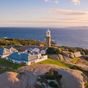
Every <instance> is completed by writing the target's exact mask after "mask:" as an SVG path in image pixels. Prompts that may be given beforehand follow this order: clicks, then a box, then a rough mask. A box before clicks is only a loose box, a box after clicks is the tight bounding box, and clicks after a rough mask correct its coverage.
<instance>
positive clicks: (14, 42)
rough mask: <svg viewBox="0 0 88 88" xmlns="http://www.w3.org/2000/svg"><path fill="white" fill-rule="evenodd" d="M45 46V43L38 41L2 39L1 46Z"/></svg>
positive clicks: (0, 40)
mask: <svg viewBox="0 0 88 88" xmlns="http://www.w3.org/2000/svg"><path fill="white" fill-rule="evenodd" d="M41 44H42V45H45V43H44V42H41V41H37V40H21V39H0V46H8V45H15V46H22V45H41Z"/></svg>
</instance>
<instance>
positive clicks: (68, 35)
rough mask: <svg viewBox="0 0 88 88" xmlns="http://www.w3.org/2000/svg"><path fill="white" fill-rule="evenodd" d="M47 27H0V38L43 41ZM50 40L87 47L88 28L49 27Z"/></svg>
mask: <svg viewBox="0 0 88 88" xmlns="http://www.w3.org/2000/svg"><path fill="white" fill-rule="evenodd" d="M47 30H48V28H11V27H10V28H6V27H5V28H2V27H1V28H0V38H16V39H34V40H35V39H36V40H40V41H45V34H46V31H47ZM50 30H51V33H52V40H54V41H55V42H56V43H57V44H58V45H60V46H71V47H81V48H87V49H88V28H50Z"/></svg>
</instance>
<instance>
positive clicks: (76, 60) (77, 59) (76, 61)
mask: <svg viewBox="0 0 88 88" xmlns="http://www.w3.org/2000/svg"><path fill="white" fill-rule="evenodd" d="M79 60H80V58H73V59H71V62H72V63H73V64H76V63H78V62H79Z"/></svg>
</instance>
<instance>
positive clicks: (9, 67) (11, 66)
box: [0, 58, 25, 73]
mask: <svg viewBox="0 0 88 88" xmlns="http://www.w3.org/2000/svg"><path fill="white" fill-rule="evenodd" d="M22 66H25V64H16V63H12V62H10V61H7V60H5V59H1V58H0V73H3V72H6V71H16V70H17V69H18V68H20V67H22Z"/></svg>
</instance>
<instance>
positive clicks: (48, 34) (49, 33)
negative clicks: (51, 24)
mask: <svg viewBox="0 0 88 88" xmlns="http://www.w3.org/2000/svg"><path fill="white" fill-rule="evenodd" d="M46 36H47V37H50V36H51V31H50V30H49V29H48V30H47V32H46Z"/></svg>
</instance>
